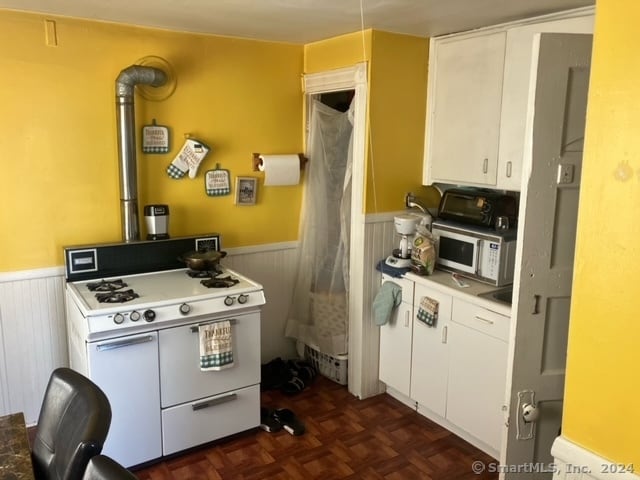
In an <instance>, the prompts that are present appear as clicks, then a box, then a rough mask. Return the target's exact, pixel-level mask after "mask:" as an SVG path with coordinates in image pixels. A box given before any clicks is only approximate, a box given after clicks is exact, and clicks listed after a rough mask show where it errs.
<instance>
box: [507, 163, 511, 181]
mask: <svg viewBox="0 0 640 480" xmlns="http://www.w3.org/2000/svg"><path fill="white" fill-rule="evenodd" d="M507 178H511V162H507Z"/></svg>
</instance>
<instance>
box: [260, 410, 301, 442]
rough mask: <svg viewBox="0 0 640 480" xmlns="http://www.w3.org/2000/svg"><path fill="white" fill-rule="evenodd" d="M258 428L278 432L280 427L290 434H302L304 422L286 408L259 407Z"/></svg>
mask: <svg viewBox="0 0 640 480" xmlns="http://www.w3.org/2000/svg"><path fill="white" fill-rule="evenodd" d="M260 428H261V429H263V430H264V431H266V432H271V433H273V432H278V431H280V430H281V429H284V430H285V431H287V432H289V433H290V434H291V435H302V434H303V433H304V430H305V428H304V424H303V423H302V422H301V421H300V420H299V419H298V417H296V416H295V414H294V413H293V412H292V411H291V410H289V409H288V408H276V409H275V410H273V409H271V408H268V407H260Z"/></svg>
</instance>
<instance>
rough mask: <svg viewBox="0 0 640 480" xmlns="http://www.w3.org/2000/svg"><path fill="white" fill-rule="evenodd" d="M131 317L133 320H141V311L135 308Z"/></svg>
mask: <svg viewBox="0 0 640 480" xmlns="http://www.w3.org/2000/svg"><path fill="white" fill-rule="evenodd" d="M129 318H130V319H131V321H132V322H137V321H138V320H140V313H139V312H137V311H135V310H134V311H133V312H131V314H130V315H129Z"/></svg>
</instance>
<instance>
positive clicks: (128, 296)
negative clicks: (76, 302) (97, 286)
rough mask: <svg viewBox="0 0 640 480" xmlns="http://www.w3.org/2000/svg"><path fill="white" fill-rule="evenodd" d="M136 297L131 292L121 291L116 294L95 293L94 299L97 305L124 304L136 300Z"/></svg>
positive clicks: (134, 293)
mask: <svg viewBox="0 0 640 480" xmlns="http://www.w3.org/2000/svg"><path fill="white" fill-rule="evenodd" d="M139 296H140V295H138V294H137V293H136V292H134V291H133V290H131V289H130V290H121V291H118V292H114V291H110V292H104V293H96V299H97V300H98V302H99V303H124V302H128V301H130V300H133V299H134V298H138V297H139Z"/></svg>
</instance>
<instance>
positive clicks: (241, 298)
mask: <svg viewBox="0 0 640 480" xmlns="http://www.w3.org/2000/svg"><path fill="white" fill-rule="evenodd" d="M247 300H249V295H245V294H244V293H243V294H242V295H239V296H238V303H242V304H245V303H247Z"/></svg>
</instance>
